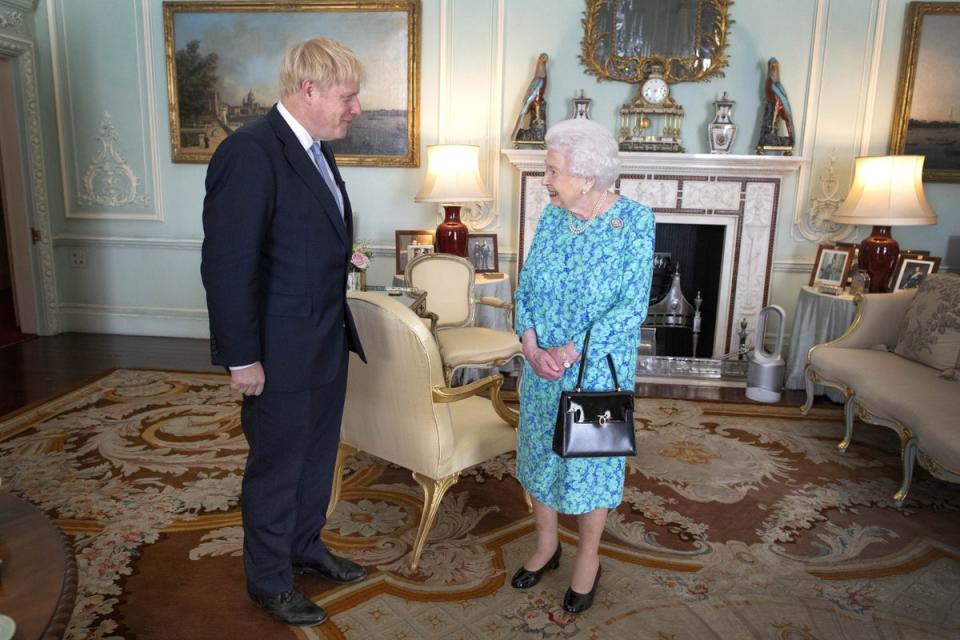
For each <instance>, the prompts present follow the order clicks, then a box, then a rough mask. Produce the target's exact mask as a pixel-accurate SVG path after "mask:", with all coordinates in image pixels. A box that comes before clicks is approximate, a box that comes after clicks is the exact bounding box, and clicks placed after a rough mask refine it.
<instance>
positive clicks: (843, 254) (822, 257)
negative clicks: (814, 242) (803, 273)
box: [810, 244, 853, 289]
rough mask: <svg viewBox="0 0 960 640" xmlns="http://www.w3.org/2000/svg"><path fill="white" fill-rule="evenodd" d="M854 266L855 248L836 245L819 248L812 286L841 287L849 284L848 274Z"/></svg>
mask: <svg viewBox="0 0 960 640" xmlns="http://www.w3.org/2000/svg"><path fill="white" fill-rule="evenodd" d="M851 264H853V248H851V247H849V246H847V247H840V246H837V245H835V244H821V245H820V246H819V247H817V258H816V260H814V261H813V271H812V272H811V273H810V286H811V287H814V286H827V287H840V288H841V289H842V288H843V287H844V286H845V285H846V283H847V274H848V273H849V272H850V265H851Z"/></svg>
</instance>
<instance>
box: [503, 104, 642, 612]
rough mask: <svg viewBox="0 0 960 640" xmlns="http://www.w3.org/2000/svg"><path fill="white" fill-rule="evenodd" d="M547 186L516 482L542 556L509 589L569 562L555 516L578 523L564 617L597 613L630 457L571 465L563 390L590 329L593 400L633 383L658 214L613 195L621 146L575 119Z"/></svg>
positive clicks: (521, 299)
mask: <svg viewBox="0 0 960 640" xmlns="http://www.w3.org/2000/svg"><path fill="white" fill-rule="evenodd" d="M546 146H547V166H546V173H545V174H544V177H543V186H545V187H546V188H547V192H548V193H549V194H550V204H549V205H547V206H546V207H545V208H544V210H543V214H542V216H541V218H540V222H539V224H538V226H537V232H536V235H535V236H534V238H533V244H532V246H531V248H530V252H529V255H528V257H527V258H526V260H525V261H524V263H523V270H522V272H521V273H520V284H519V287H518V288H517V293H516V310H517V316H516V317H517V333H518V334H519V336H520V340H521V342H522V343H523V353H524V355H525V356H526V363H525V365H524V376H523V387H522V390H521V396H520V431H519V435H518V439H517V479H518V480H519V481H520V483H521V484H522V485H523V487H524V488H525V489H526V490H527V492H529V493H530V495H531V496H532V497H533V513H534V519H535V521H536V528H537V548H536V551H534V553H533V555H532V556H530V557H529V558H528V559H527V561H526V562H525V563H524V564H523V566H522V567H520V569H519V570H517V572H516V574H515V575H514V576H513V579H512V580H511V584H512V585H513V586H514V587H515V588H517V589H527V588H530V587H532V586H534V585H535V584H537V583H538V582H539V581H540V578H541V577H542V575H543V573H544V572H545V571H547V570H549V569H556V568H557V567H558V566H559V564H560V537H559V530H558V522H557V519H558V518H557V514H558V512H559V513H566V514H576V515H577V520H578V525H579V532H580V542H579V544H578V546H577V554H576V558H575V559H574V563H573V573H572V579H571V584H570V588H569V589H568V590H567V592H566V595H565V597H564V601H563V607H564V609H565V610H567V611H568V612H570V613H579V612H581V611H585V610H586V609H588V608H589V607H590V605H592V604H593V598H594V594H595V593H596V590H597V585H598V584H599V582H600V555H599V551H600V536H601V534H602V533H603V528H604V522H605V521H606V517H607V511H608V510H609V509H615V508H616V507H617V505H619V504H620V501H621V499H622V496H623V478H624V466H625V463H624V458H622V457H601V458H568V459H564V458H561V457H559V456H558V455H556V454H555V453H554V452H553V449H552V442H553V432H554V425H555V423H556V419H557V407H558V405H559V402H560V392H561V391H562V390H565V389H567V390H569V389H572V388H573V387H574V386H575V384H576V379H577V367H578V365H577V364H575V363H577V362H578V361H579V360H580V351H581V350H582V348H583V341H584V336H585V334H586V333H587V330H588V329H590V330H591V334H590V345H589V357H588V359H587V363H586V370H585V379H584V387H583V388H584V390H588V391H589V390H605V389H611V388H612V387H613V381H612V379H611V376H610V371H609V369H608V367H607V363H606V357H605V356H606V354H607V353H609V354H611V355H612V356H613V360H614V363H615V366H616V370H617V378H618V379H619V380H621V381H625V383H626V384H627V385H628V388H629V386H630V385H632V381H633V379H634V376H635V374H636V367H637V347H638V346H639V342H640V325H641V324H642V323H643V319H644V318H645V317H646V313H647V300H648V296H649V293H650V280H651V277H652V272H653V240H654V226H655V225H654V219H653V213H652V212H651V211H650V209H649V208H647V207H645V206H643V205H641V204H638V203H636V202H634V201H632V200H628V199H627V198H623V197H620V196H618V195H617V194H616V193H612V192H610V191H609V189H610V187H611V186H612V185H613V183H614V181H615V180H616V179H617V175H618V174H619V168H620V163H619V160H618V156H617V143H616V141H615V140H614V139H613V136H612V135H611V134H610V132H609V131H608V130H607V129H606V128H604V127H603V126H601V125H599V124H597V123H595V122H592V121H590V120H582V119H576V120H565V121H563V122H559V123H557V124H556V125H554V126H553V127H551V128H550V130H549V131H548V132H547V136H546Z"/></svg>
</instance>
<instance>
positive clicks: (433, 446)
mask: <svg viewBox="0 0 960 640" xmlns="http://www.w3.org/2000/svg"><path fill="white" fill-rule="evenodd" d="M349 304H350V311H351V313H352V314H353V319H354V321H355V322H356V324H357V331H358V332H359V334H360V341H361V342H362V344H363V350H364V353H365V355H366V357H367V362H366V364H364V363H363V361H361V360H360V358H358V357H357V356H356V354H351V355H350V371H349V376H348V379H347V403H348V405H349V406H348V407H347V408H346V410H345V411H344V418H343V427H342V431H341V440H342V441H343V442H345V443H346V444H349V445H351V446H353V447H356V448H358V449H361V450H363V451H367V452H369V453H372V454H373V455H375V456H377V457H380V458H383V459H385V460H389V461H390V462H393V463H396V464H399V465H401V466H403V467H406V468H407V469H410V470H411V471H416V472H419V473H423V474H426V475H429V476H431V477H440V476H442V475H444V474H443V473H440V468H441V467H443V466H446V462H448V459H449V457H450V456H451V455H452V449H453V445H454V442H453V434H452V431H451V425H450V408H449V405H446V404H436V403H434V402H433V397H432V388H433V387H434V386H439V387H442V386H444V384H445V383H444V379H443V364H442V362H441V360H440V352H439V350H438V348H437V343H436V341H435V340H434V339H433V335H432V334H431V333H430V329H429V328H427V327H426V326H425V325H424V323H423V321H422V320H421V319H420V318H419V317H418V316H417V315H416V314H415V313H414V312H413V311H411V310H410V309H409V308H408V307H407V306H406V305H405V304H403V303H402V302H400V301H399V300H396V299H393V298H390V297H388V296H385V295H383V294H378V293H364V292H351V293H350V299H349Z"/></svg>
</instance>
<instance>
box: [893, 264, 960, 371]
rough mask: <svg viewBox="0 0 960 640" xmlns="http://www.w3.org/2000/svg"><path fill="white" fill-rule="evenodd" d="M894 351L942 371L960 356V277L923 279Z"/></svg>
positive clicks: (902, 324) (905, 315) (942, 276)
mask: <svg viewBox="0 0 960 640" xmlns="http://www.w3.org/2000/svg"><path fill="white" fill-rule="evenodd" d="M894 351H895V352H896V353H897V354H898V355H901V356H903V357H904V358H909V359H911V360H914V361H916V362H920V363H922V364H925V365H927V366H930V367H933V368H935V369H937V370H940V371H943V370H946V369H952V368H954V367H955V366H956V364H957V360H958V357H960V276H956V275H952V274H946V273H933V274H930V275H929V276H927V277H926V278H924V280H923V282H922V283H921V284H920V287H919V288H918V289H917V295H916V296H914V298H913V300H912V301H911V302H910V306H909V307H908V308H907V312H906V314H904V316H903V320H902V321H901V323H900V334H899V336H898V337H897V346H896V348H895V349H894Z"/></svg>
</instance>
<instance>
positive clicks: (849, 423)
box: [837, 394, 857, 453]
mask: <svg viewBox="0 0 960 640" xmlns="http://www.w3.org/2000/svg"><path fill="white" fill-rule="evenodd" d="M856 408H857V400H856V398H855V397H854V396H853V394H850V395H848V396H847V398H846V400H845V401H844V403H843V440H841V441H840V444H838V445H837V449H839V450H840V452H841V453H846V452H847V447H849V446H850V443H851V442H852V441H853V421H854V420H855V419H856V417H855V414H856Z"/></svg>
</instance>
